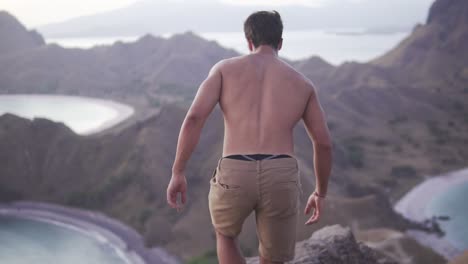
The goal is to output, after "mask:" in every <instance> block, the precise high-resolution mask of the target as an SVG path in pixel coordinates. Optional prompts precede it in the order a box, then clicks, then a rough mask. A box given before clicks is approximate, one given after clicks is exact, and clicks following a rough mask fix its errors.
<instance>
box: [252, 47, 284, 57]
mask: <svg viewBox="0 0 468 264" xmlns="http://www.w3.org/2000/svg"><path fill="white" fill-rule="evenodd" d="M252 54H261V55H272V56H278V50H277V49H274V48H273V47H271V46H269V45H260V46H258V47H257V48H255V50H254V51H252Z"/></svg>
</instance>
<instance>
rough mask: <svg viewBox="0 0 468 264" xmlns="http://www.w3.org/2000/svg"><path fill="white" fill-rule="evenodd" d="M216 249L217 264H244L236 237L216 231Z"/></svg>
mask: <svg viewBox="0 0 468 264" xmlns="http://www.w3.org/2000/svg"><path fill="white" fill-rule="evenodd" d="M216 249H217V252H218V261H219V264H244V263H245V259H244V257H243V256H242V253H241V251H240V248H239V244H238V242H237V237H236V238H232V237H227V236H225V235H223V234H221V233H219V232H216Z"/></svg>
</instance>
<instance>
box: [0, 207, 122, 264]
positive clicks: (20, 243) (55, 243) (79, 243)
mask: <svg viewBox="0 0 468 264" xmlns="http://www.w3.org/2000/svg"><path fill="white" fill-rule="evenodd" d="M0 263H8V264H31V263H35V264H55V263H57V264H59V263H60V264H61V263H67V264H83V263H86V264H107V263H113V264H123V263H127V262H126V261H125V260H124V259H123V258H121V257H119V255H118V254H117V252H116V251H115V250H114V249H113V248H112V247H110V246H109V245H108V244H106V243H103V242H101V241H99V240H97V239H94V238H93V237H91V236H87V235H84V234H82V233H80V232H78V231H74V230H72V229H69V228H65V227H61V226H57V225H54V224H49V223H46V222H41V221H34V220H29V219H23V218H16V217H10V216H0Z"/></svg>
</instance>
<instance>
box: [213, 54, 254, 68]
mask: <svg viewBox="0 0 468 264" xmlns="http://www.w3.org/2000/svg"><path fill="white" fill-rule="evenodd" d="M245 62H246V55H241V56H236V57H231V58H227V59H222V60H220V61H219V62H218V63H216V64H215V65H214V66H213V68H215V69H216V70H219V71H229V69H232V68H236V67H240V66H241V65H242V64H244V63H245Z"/></svg>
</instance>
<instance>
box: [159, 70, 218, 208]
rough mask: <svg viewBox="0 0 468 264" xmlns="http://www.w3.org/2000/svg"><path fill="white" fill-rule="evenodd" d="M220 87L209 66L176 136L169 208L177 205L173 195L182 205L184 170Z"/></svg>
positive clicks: (216, 100)
mask: <svg viewBox="0 0 468 264" xmlns="http://www.w3.org/2000/svg"><path fill="white" fill-rule="evenodd" d="M221 86H222V75H221V71H220V63H218V64H216V65H215V66H213V68H212V69H211V71H210V73H209V74H208V77H207V78H206V79H205V80H204V81H203V82H202V84H201V85H200V87H199V89H198V91H197V94H196V95H195V98H194V100H193V102H192V105H191V106H190V109H189V110H188V112H187V115H186V116H185V119H184V122H183V123H182V127H181V129H180V133H179V139H178V142H177V151H176V155H175V160H174V164H173V166H172V177H171V181H170V182H169V186H168V188H167V202H168V203H169V204H170V205H171V206H172V207H173V208H179V206H178V205H177V194H178V193H180V194H181V201H182V204H185V201H186V188H187V187H186V180H185V167H186V164H187V162H188V160H189V158H190V156H191V154H192V152H193V150H194V149H195V147H196V145H197V143H198V140H199V139H200V134H201V131H202V128H203V125H204V124H205V121H206V119H207V118H208V116H209V115H210V113H211V112H212V111H213V108H214V107H215V106H216V104H217V103H218V101H219V97H220V94H221Z"/></svg>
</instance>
